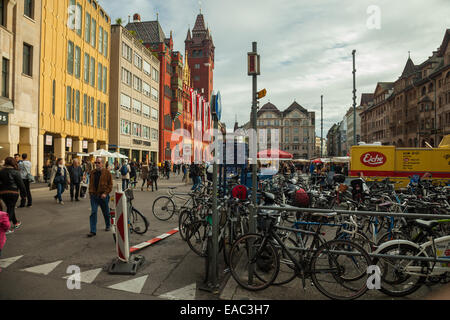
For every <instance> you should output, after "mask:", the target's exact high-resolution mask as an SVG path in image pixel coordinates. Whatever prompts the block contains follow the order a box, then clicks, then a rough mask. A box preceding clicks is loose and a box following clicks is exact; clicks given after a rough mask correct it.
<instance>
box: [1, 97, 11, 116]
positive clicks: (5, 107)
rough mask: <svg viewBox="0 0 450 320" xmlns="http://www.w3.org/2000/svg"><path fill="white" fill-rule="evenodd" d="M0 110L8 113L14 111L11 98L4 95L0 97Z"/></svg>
mask: <svg viewBox="0 0 450 320" xmlns="http://www.w3.org/2000/svg"><path fill="white" fill-rule="evenodd" d="M0 111H3V112H8V113H12V112H14V104H13V102H12V100H9V99H8V98H5V97H0Z"/></svg>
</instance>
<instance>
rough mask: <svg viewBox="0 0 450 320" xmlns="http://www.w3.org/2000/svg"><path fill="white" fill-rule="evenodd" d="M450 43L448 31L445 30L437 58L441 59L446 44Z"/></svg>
mask: <svg viewBox="0 0 450 320" xmlns="http://www.w3.org/2000/svg"><path fill="white" fill-rule="evenodd" d="M449 42H450V29H447V30H445V35H444V40H442V44H441V46H440V48H439V51H438V56H439V57H443V56H444V53H445V50H446V49H447V46H448V43H449Z"/></svg>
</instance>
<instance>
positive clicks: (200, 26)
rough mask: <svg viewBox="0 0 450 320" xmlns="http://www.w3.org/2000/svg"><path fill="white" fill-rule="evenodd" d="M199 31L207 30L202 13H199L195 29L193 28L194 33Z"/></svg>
mask: <svg viewBox="0 0 450 320" xmlns="http://www.w3.org/2000/svg"><path fill="white" fill-rule="evenodd" d="M197 31H206V27H205V19H204V18H203V15H202V14H201V13H199V14H198V16H197V19H196V20H195V25H194V29H192V32H193V33H195V32H197Z"/></svg>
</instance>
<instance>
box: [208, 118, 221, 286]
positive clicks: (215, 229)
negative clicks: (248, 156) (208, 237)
mask: <svg viewBox="0 0 450 320" xmlns="http://www.w3.org/2000/svg"><path fill="white" fill-rule="evenodd" d="M217 128H218V121H217V116H214V132H215V133H217ZM218 138H219V137H214V143H215V144H216V146H217V142H218V140H219V139H218ZM216 154H217V152H216V148H214V156H215V155H216ZM215 160H216V159H215V157H214V162H213V197H212V210H213V215H212V248H213V252H212V255H211V264H212V265H211V269H210V270H211V272H212V275H211V284H212V286H213V287H217V284H218V274H217V253H218V252H219V217H218V213H217V162H216V161H215Z"/></svg>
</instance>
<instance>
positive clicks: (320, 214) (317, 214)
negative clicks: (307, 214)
mask: <svg viewBox="0 0 450 320" xmlns="http://www.w3.org/2000/svg"><path fill="white" fill-rule="evenodd" d="M312 215H313V217H324V218H328V219H331V218H334V217H335V216H337V212H315V213H313V214H312Z"/></svg>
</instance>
